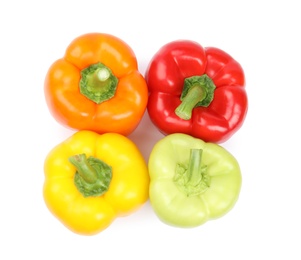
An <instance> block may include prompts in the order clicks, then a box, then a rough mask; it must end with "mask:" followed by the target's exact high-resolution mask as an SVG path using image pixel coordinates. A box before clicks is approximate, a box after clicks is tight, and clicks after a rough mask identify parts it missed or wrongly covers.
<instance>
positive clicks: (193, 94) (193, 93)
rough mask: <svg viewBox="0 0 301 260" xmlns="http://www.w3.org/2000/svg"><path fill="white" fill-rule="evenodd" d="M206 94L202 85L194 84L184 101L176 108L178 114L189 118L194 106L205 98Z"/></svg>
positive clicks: (185, 118) (183, 117) (186, 118)
mask: <svg viewBox="0 0 301 260" xmlns="http://www.w3.org/2000/svg"><path fill="white" fill-rule="evenodd" d="M205 95H206V93H204V90H203V88H202V87H201V86H197V85H196V86H193V87H192V88H191V89H190V90H189V92H188V93H187V95H186V96H185V97H184V98H183V100H182V103H181V104H180V105H179V106H178V107H177V108H176V111H175V113H176V115H177V116H178V117H180V118H182V119H184V120H189V119H190V118H191V114H192V110H193V108H194V107H195V106H196V104H197V103H198V102H200V101H202V100H203V99H204V97H205Z"/></svg>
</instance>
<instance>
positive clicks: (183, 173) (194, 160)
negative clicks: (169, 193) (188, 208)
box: [174, 149, 210, 196]
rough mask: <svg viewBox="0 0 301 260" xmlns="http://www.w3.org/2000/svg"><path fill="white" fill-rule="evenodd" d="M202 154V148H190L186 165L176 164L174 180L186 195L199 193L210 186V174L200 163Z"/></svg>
mask: <svg viewBox="0 0 301 260" xmlns="http://www.w3.org/2000/svg"><path fill="white" fill-rule="evenodd" d="M202 154H203V150H202V149H191V150H190V157H189V161H188V165H177V168H176V174H175V177H174V181H175V183H176V184H177V186H178V187H179V188H180V190H182V191H183V192H184V193H185V194H186V195H187V196H193V195H199V194H201V193H203V192H205V191H206V190H207V189H208V188H209V187H210V176H209V175H208V174H207V171H206V169H207V167H206V166H204V165H203V164H202Z"/></svg>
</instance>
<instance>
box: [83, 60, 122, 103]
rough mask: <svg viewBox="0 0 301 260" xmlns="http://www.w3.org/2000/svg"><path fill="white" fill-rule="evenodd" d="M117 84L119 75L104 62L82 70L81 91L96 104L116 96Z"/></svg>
mask: <svg viewBox="0 0 301 260" xmlns="http://www.w3.org/2000/svg"><path fill="white" fill-rule="evenodd" d="M117 84H118V79H117V77H115V75H114V74H113V73H112V71H111V70H110V69H109V68H108V67H107V66H105V65H104V64H102V63H97V64H92V65H90V66H89V67H87V68H85V69H83V70H82V71H81V80H80V83H79V87H80V92H81V94H82V95H84V96H85V97H87V98H88V99H90V100H91V101H93V102H95V103H96V104H100V103H102V102H104V101H106V100H109V99H110V98H112V97H114V95H115V92H116V89H117Z"/></svg>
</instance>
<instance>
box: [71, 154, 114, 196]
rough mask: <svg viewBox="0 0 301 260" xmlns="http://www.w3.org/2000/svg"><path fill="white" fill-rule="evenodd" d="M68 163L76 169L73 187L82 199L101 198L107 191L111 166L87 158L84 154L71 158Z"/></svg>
mask: <svg viewBox="0 0 301 260" xmlns="http://www.w3.org/2000/svg"><path fill="white" fill-rule="evenodd" d="M69 161H70V162H71V163H72V164H73V165H74V166H75V168H76V172H75V175H74V183H75V186H76V187H77V189H78V190H79V191H80V193H81V194H82V195H83V196H84V197H89V196H101V195H102V194H104V193H105V192H106V191H107V190H108V189H109V185H110V182H111V179H112V168H111V166H109V165H108V164H106V163H105V162H103V161H101V160H99V159H97V158H94V157H92V156H91V157H89V158H87V157H86V155H85V154H77V155H74V156H71V157H70V158H69Z"/></svg>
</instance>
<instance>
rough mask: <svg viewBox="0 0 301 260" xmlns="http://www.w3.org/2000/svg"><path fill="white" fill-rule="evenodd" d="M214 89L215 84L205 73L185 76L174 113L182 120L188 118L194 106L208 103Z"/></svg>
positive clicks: (204, 105) (205, 105)
mask: <svg viewBox="0 0 301 260" xmlns="http://www.w3.org/2000/svg"><path fill="white" fill-rule="evenodd" d="M214 90H215V85H214V83H213V81H212V79H211V78H209V77H208V76H207V75H206V74H204V75H202V76H192V77H189V78H186V79H185V80H184V87H183V91H182V94H181V97H180V99H181V101H182V102H181V104H180V105H179V106H178V107H177V108H176V110H175V113H176V115H177V116H178V117H180V118H182V119H184V120H189V119H190V118H191V116H192V110H193V109H194V108H195V107H198V106H203V107H207V106H209V105H210V103H211V101H212V100H213V97H214Z"/></svg>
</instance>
